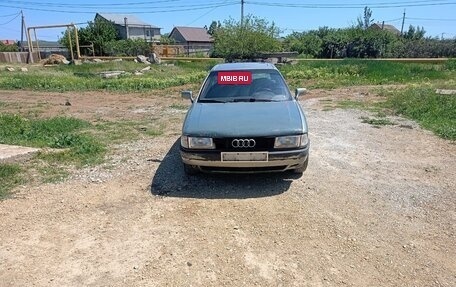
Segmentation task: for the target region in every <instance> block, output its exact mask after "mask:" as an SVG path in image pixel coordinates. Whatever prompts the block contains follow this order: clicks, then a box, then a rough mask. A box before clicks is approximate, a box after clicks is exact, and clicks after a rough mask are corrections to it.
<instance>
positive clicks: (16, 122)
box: [0, 114, 105, 165]
mask: <svg viewBox="0 0 456 287" xmlns="http://www.w3.org/2000/svg"><path fill="white" fill-rule="evenodd" d="M89 127H91V125H90V123H88V122H86V121H83V120H79V119H75V118H68V117H55V118H49V119H28V118H24V117H22V116H19V115H12V114H0V143H4V144H14V145H22V146H31V147H40V148H43V147H49V148H54V149H65V150H64V151H62V152H57V153H49V154H44V155H42V156H43V158H45V159H47V160H50V161H55V160H57V161H65V162H71V163H75V164H81V165H85V164H92V163H96V162H99V161H100V160H101V158H102V157H103V155H104V153H105V146H104V144H103V143H101V142H99V141H97V140H96V139H95V138H94V137H93V136H92V135H90V134H87V133H86V134H84V133H83V131H84V130H85V129H88V128H89Z"/></svg>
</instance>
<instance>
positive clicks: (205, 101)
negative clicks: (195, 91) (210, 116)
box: [198, 99, 226, 103]
mask: <svg viewBox="0 0 456 287" xmlns="http://www.w3.org/2000/svg"><path fill="white" fill-rule="evenodd" d="M198 103H226V101H220V100H212V99H210V100H209V99H202V100H199V101H198Z"/></svg>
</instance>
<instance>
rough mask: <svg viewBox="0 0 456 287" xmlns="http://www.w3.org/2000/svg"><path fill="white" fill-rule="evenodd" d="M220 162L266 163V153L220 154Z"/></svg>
mask: <svg viewBox="0 0 456 287" xmlns="http://www.w3.org/2000/svg"><path fill="white" fill-rule="evenodd" d="M222 161H268V153H267V152H222Z"/></svg>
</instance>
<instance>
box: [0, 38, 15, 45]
mask: <svg viewBox="0 0 456 287" xmlns="http://www.w3.org/2000/svg"><path fill="white" fill-rule="evenodd" d="M0 42H1V43H2V44H3V45H15V44H16V41H15V40H8V39H6V40H0Z"/></svg>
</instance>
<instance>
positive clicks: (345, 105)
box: [336, 100, 365, 109]
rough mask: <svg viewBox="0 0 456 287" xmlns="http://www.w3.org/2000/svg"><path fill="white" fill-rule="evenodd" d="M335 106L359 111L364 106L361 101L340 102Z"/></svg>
mask: <svg viewBox="0 0 456 287" xmlns="http://www.w3.org/2000/svg"><path fill="white" fill-rule="evenodd" d="M336 106H337V107H338V108H342V109H361V108H364V107H365V104H364V103H363V102H361V101H353V100H341V101H337V103H336Z"/></svg>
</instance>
